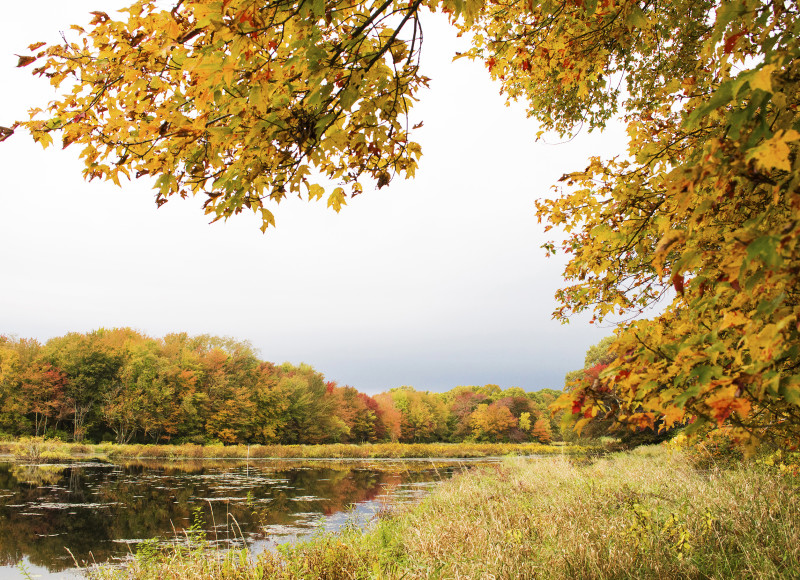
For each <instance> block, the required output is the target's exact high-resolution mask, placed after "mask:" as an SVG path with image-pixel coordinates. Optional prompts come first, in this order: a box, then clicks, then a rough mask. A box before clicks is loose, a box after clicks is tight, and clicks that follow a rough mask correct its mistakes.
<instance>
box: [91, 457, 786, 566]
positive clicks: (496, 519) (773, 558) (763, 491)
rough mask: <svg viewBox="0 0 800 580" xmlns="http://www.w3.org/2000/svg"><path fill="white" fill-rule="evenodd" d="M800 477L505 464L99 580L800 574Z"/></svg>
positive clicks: (655, 467)
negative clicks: (239, 547) (323, 529)
mask: <svg viewBox="0 0 800 580" xmlns="http://www.w3.org/2000/svg"><path fill="white" fill-rule="evenodd" d="M798 491H799V490H798V481H797V479H796V478H793V477H791V476H788V477H787V476H786V475H781V474H780V473H779V472H778V470H776V469H774V468H770V467H768V466H765V465H763V464H758V463H755V462H749V463H743V464H741V465H739V466H737V467H733V468H730V469H720V468H715V467H712V468H710V469H697V468H696V467H695V465H694V464H693V463H692V462H691V461H690V460H689V458H688V456H687V455H686V454H685V453H684V452H683V451H680V450H672V449H669V448H667V447H657V448H656V447H653V448H640V449H639V450H636V451H634V452H629V453H620V454H615V455H612V456H609V457H606V458H602V459H598V460H596V461H594V462H592V463H588V464H586V463H584V464H581V463H580V462H574V461H571V460H570V459H569V458H568V457H551V458H538V459H523V458H508V459H506V460H505V461H504V462H503V463H500V464H492V465H488V466H485V467H480V468H476V469H473V470H470V471H468V472H466V473H464V474H462V475H459V476H457V477H455V478H453V479H452V480H450V481H446V482H443V483H442V484H441V485H440V486H439V487H438V488H437V489H436V490H434V491H433V492H432V493H431V494H430V495H429V496H428V497H427V498H426V499H425V500H424V501H422V502H421V503H420V504H418V505H415V506H410V507H404V508H400V509H398V510H397V511H394V512H390V513H388V514H387V515H385V516H384V517H382V518H381V519H380V520H379V521H378V522H377V523H376V524H375V526H373V527H372V528H371V529H370V530H369V531H367V532H361V531H359V530H357V529H350V530H347V531H345V532H344V533H341V534H338V535H324V536H319V537H317V538H315V539H313V540H312V541H310V542H307V543H305V544H301V545H297V546H294V547H289V548H286V549H284V550H281V551H279V552H275V553H272V552H268V553H264V554H262V555H261V556H259V557H258V558H255V559H250V558H248V556H247V553H246V552H243V551H233V552H227V553H213V552H212V553H211V554H209V553H208V552H207V551H206V550H205V549H204V548H203V544H202V542H199V543H196V544H195V547H194V548H181V549H170V550H167V551H164V552H157V551H152V550H146V551H145V552H144V553H143V554H141V555H140V556H139V557H137V558H136V559H135V560H134V561H133V562H132V563H131V564H130V566H129V567H128V568H126V569H125V570H119V569H112V568H108V567H98V568H95V569H94V570H92V571H90V576H91V577H92V578H94V579H97V580H101V579H102V580H109V579H117V578H131V579H134V580H146V579H155V578H170V577H173V578H187V579H188V578H196V579H201V578H202V579H206V578H216V579H220V580H222V579H225V580H234V579H235V580H245V579H267V578H287V579H288V578H308V579H312V578H314V579H316V578H319V579H352V578H376V579H378V578H382V579H400V578H404V579H410V578H509V579H511V578H546V579H573V578H609V579H610V578H653V579H656V578H658V579H663V578H719V579H724V578H797V577H800V495H799V494H798Z"/></svg>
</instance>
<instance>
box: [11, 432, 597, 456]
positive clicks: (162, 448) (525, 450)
mask: <svg viewBox="0 0 800 580" xmlns="http://www.w3.org/2000/svg"><path fill="white" fill-rule="evenodd" d="M584 451H585V449H584V448H583V447H580V446H576V445H543V444H541V443H365V444H362V445H352V444H344V443H342V444H330V445H189V444H187V445H116V444H113V443H101V444H98V445H93V444H81V443H64V442H61V441H55V440H45V439H42V438H34V437H29V438H23V439H19V440H13V441H3V442H0V454H5V455H10V456H13V457H15V458H18V459H23V460H26V459H27V460H32V461H62V460H66V459H91V460H109V461H114V460H120V459H145V458H146V459H203V458H209V459H211V458H214V459H246V458H249V459H270V458H277V459H288V458H299V459H325V458H333V459H376V458H390V459H411V458H436V457H438V458H456V457H464V458H472V457H496V456H503V455H551V454H558V455H561V454H565V453H566V454H574V453H582V452H584Z"/></svg>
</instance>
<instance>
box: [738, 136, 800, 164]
mask: <svg viewBox="0 0 800 580" xmlns="http://www.w3.org/2000/svg"><path fill="white" fill-rule="evenodd" d="M798 139H800V133H798V132H797V131H795V130H794V129H790V130H788V131H779V132H778V133H776V134H775V135H773V137H772V138H771V139H768V140H767V141H764V142H763V143H762V144H761V145H759V146H758V147H756V148H754V149H752V150H751V151H750V153H749V154H748V156H747V157H748V159H755V160H756V162H757V163H758V164H759V165H760V166H762V167H763V168H765V169H780V170H782V171H791V170H792V165H791V163H790V162H789V153H790V151H789V145H788V143H790V142H792V141H797V140H798Z"/></svg>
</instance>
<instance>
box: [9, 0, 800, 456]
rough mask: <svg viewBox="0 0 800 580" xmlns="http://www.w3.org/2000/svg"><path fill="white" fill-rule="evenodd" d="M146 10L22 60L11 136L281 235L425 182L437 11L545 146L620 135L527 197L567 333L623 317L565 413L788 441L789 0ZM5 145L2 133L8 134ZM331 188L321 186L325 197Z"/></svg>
mask: <svg viewBox="0 0 800 580" xmlns="http://www.w3.org/2000/svg"><path fill="white" fill-rule="evenodd" d="M170 7H171V10H167V9H162V8H159V7H158V6H157V5H156V3H155V2H153V1H151V0H141V1H139V2H135V3H134V4H132V5H131V6H130V7H129V8H128V9H127V11H126V15H125V17H124V18H123V19H122V20H115V19H113V18H111V17H110V16H109V15H107V14H106V13H104V12H99V11H98V12H95V13H94V19H93V21H92V23H91V25H90V28H89V29H84V28H81V27H77V28H76V30H75V32H76V33H77V36H78V40H77V41H67V40H65V42H64V43H63V44H59V45H52V46H44V45H41V44H36V45H32V46H31V47H30V50H31V51H34V54H32V55H31V56H23V57H21V58H20V65H21V66H28V65H31V64H33V63H35V67H34V69H33V71H34V73H35V74H39V75H42V76H45V77H47V78H49V79H50V82H51V83H52V84H54V85H55V86H59V87H61V88H62V96H61V97H60V98H59V99H57V100H56V101H54V102H53V103H51V104H50V105H49V107H48V108H47V109H46V110H45V111H34V112H33V116H32V118H31V119H29V120H26V121H20V122H18V123H16V124H15V126H14V128H16V127H19V126H23V127H25V128H27V129H28V130H29V131H30V132H31V133H32V134H33V137H34V138H35V139H36V140H38V141H40V142H42V143H43V144H44V145H47V144H49V143H50V142H52V140H53V133H54V132H60V135H61V140H62V143H63V145H64V146H65V147H66V146H69V145H72V144H75V145H78V146H80V147H82V156H83V158H84V159H85V162H86V168H85V174H86V176H87V177H88V178H89V179H92V178H95V177H97V178H105V179H110V180H112V181H115V182H118V181H119V178H120V175H123V176H128V177H132V176H140V175H151V176H155V177H156V181H155V185H156V189H157V201H158V203H163V202H164V201H166V200H167V199H168V198H169V197H170V196H171V195H175V194H177V195H180V196H186V195H191V194H199V195H204V196H206V198H207V199H206V211H207V212H208V213H210V214H212V215H214V216H215V217H216V218H221V217H225V218H226V217H228V216H231V215H233V214H236V213H239V212H241V211H243V210H252V211H255V212H258V213H260V214H261V217H262V221H263V227H264V228H266V227H267V226H268V225H272V224H274V217H273V213H272V210H271V209H270V207H271V206H270V203H271V202H279V201H280V200H281V199H283V198H284V197H285V196H286V195H289V194H292V195H299V196H300V197H305V198H308V199H321V198H322V197H323V196H325V195H327V203H328V205H329V206H330V207H332V208H333V209H334V210H336V211H338V210H339V209H340V207H341V206H342V205H343V204H344V203H345V202H346V198H347V196H348V195H349V196H353V195H358V194H359V193H361V192H362V191H363V189H364V186H363V183H364V182H365V180H369V181H370V182H371V183H375V184H376V185H377V186H378V187H381V186H383V185H386V184H387V183H388V182H389V181H390V179H391V178H392V177H394V176H395V175H401V176H404V177H410V176H413V175H414V171H415V169H416V167H417V161H418V158H419V156H420V153H421V150H420V147H419V145H418V144H416V143H414V142H413V141H412V140H411V136H410V135H411V132H412V129H413V127H408V121H407V119H408V116H407V115H408V111H409V109H410V107H411V106H412V104H413V102H414V100H415V99H416V94H417V91H418V90H419V89H420V87H421V86H424V85H425V84H426V83H427V81H428V79H427V78H426V77H425V76H424V75H423V74H422V71H421V70H420V68H419V60H418V57H419V51H420V48H421V42H422V30H421V26H420V23H419V15H420V11H422V10H423V9H424V10H433V11H443V12H446V13H448V14H449V15H450V17H451V21H452V23H453V25H454V26H456V27H458V28H459V29H460V31H461V32H462V33H466V34H467V35H468V36H469V37H470V38H471V39H472V42H473V46H472V48H471V49H470V50H469V51H468V52H466V53H464V54H463V55H460V56H462V57H466V58H474V59H481V60H483V62H484V63H485V64H486V67H487V68H488V70H489V72H490V74H491V76H492V77H493V78H494V79H496V80H498V81H499V82H500V83H501V86H502V91H503V92H504V93H505V94H506V95H507V97H508V98H509V99H520V100H524V101H526V102H527V103H528V104H529V107H528V111H529V114H530V115H531V116H533V117H535V118H536V119H538V120H539V122H540V123H541V127H542V130H543V131H555V132H558V133H560V134H563V135H568V134H573V133H574V132H576V131H578V130H580V129H581V128H582V127H587V128H588V129H590V130H591V129H595V128H603V127H604V126H605V124H606V123H607V122H608V121H609V120H610V119H612V118H621V119H622V120H624V122H625V123H627V132H628V135H629V150H628V152H627V155H626V154H624V152H620V154H619V155H618V156H616V157H613V158H611V159H601V158H599V157H597V158H592V159H591V160H590V162H589V165H588V166H587V167H586V168H585V169H584V170H582V171H577V172H575V173H572V174H569V175H565V176H564V177H563V178H562V183H561V184H559V185H558V187H557V188H556V195H555V196H554V197H553V198H551V199H544V200H541V201H539V202H538V216H539V219H540V220H541V221H544V222H547V226H546V227H547V228H551V227H559V228H563V229H564V230H565V231H566V239H561V240H555V241H553V242H551V243H548V244H546V248H547V250H548V251H549V252H551V253H554V252H564V253H566V254H567V255H568V256H569V263H568V265H567V267H566V270H565V272H564V276H565V279H566V281H567V286H566V287H565V288H563V289H562V290H561V291H560V292H559V293H558V294H557V298H558V299H559V301H560V303H561V305H560V307H559V308H558V310H557V311H556V313H555V314H556V316H557V317H558V318H561V319H564V320H566V319H567V318H568V317H569V316H570V315H571V314H573V313H578V312H582V311H586V310H589V311H591V312H592V313H593V315H594V319H595V320H596V321H602V320H606V319H608V318H609V317H617V316H619V317H622V318H623V319H626V320H630V317H632V316H636V315H641V314H643V313H644V312H645V311H646V310H647V308H648V307H650V306H652V305H653V304H654V303H655V302H657V301H658V300H661V299H663V300H666V301H667V302H669V304H667V305H666V307H661V310H662V311H661V314H659V315H657V316H655V317H654V318H652V319H649V320H646V319H642V320H638V321H633V322H630V321H628V322H624V323H622V324H621V325H620V327H619V330H618V333H617V336H616V340H615V344H614V345H613V346H612V348H611V351H612V352H613V354H614V356H615V359H614V361H613V362H612V363H611V364H610V365H609V366H608V367H607V368H605V369H603V371H602V373H601V375H600V376H599V377H598V379H602V380H598V381H593V382H592V385H585V386H583V387H580V388H576V389H573V390H572V391H571V392H569V393H568V394H566V395H565V396H564V397H563V398H562V401H561V403H560V405H561V406H562V407H564V408H568V409H569V410H570V411H571V413H572V416H573V418H574V419H575V420H576V421H577V422H578V424H579V425H580V424H581V423H582V422H584V421H588V420H590V419H591V418H592V417H594V416H596V415H597V414H599V413H603V412H605V409H604V405H603V403H602V401H603V399H604V396H603V393H602V392H599V391H598V389H601V390H602V389H606V390H608V389H613V390H614V392H615V399H617V400H619V401H620V402H621V408H622V410H623V411H622V412H621V414H620V419H622V420H625V421H628V422H629V423H631V424H633V425H634V426H635V425H639V426H653V425H655V424H656V422H659V421H660V422H662V424H664V425H666V426H667V427H670V426H672V425H674V424H675V423H677V422H682V421H684V420H685V419H687V418H691V419H693V420H694V425H695V427H699V426H702V425H704V424H716V425H721V424H723V423H726V422H727V423H730V424H733V425H734V426H735V427H736V429H737V430H738V433H739V434H740V435H742V436H745V437H748V438H750V439H751V440H753V441H758V440H764V439H770V440H773V441H775V442H778V443H789V444H796V441H797V440H798V435H800V408H798V406H799V405H800V372H799V371H798V369H800V351H799V350H798V349H800V320H798V314H799V313H800V312H799V311H800V306H799V305H798V291H799V290H800V288H798V280H800V276H799V274H800V259H799V258H800V256H798V238H800V219H798V213H799V212H800V195H798V184H799V183H800V177H799V175H798V165H799V164H800V161H799V160H798V156H797V146H798V145H797V144H798V141H800V119H799V118H798V82H800V64H798V52H800V42H798V38H800V17H798V16H799V15H798V5H797V2H795V1H786V0H774V1H763V0H736V1H732V0H717V1H715V2H711V1H708V0H700V1H694V0H692V1H690V0H674V1H670V2H664V1H661V0H639V1H631V0H559V1H550V0H540V1H521V0H492V1H491V2H488V3H483V2H481V1H480V0H467V1H463V0H442V1H440V0H426V1H425V2H423V1H422V0H412V1H410V2H400V1H396V0H385V1H381V0H361V1H359V0H356V1H354V2H344V1H342V0H312V1H305V0H259V1H255V0H221V1H207V0H178V1H176V2H174V4H170ZM7 134H8V130H6V131H5V132H4V133H3V137H5V136H7ZM330 182H333V185H330Z"/></svg>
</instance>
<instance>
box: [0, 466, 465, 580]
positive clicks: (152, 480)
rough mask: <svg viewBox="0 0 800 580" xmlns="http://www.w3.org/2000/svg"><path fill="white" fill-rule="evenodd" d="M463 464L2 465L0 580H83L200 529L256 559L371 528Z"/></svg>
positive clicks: (0, 467)
mask: <svg viewBox="0 0 800 580" xmlns="http://www.w3.org/2000/svg"><path fill="white" fill-rule="evenodd" d="M466 465H469V463H465V462H442V461H437V462H435V463H433V462H430V461H406V462H394V461H372V462H364V461H334V460H331V461H315V462H308V461H305V462H299V461H295V462H292V461H266V460H265V461H256V462H254V461H250V462H249V463H245V462H241V461H239V462H232V461H226V460H218V461H213V460H211V461H209V460H206V461H198V462H191V461H185V462H172V463H168V464H164V463H158V462H152V463H150V462H137V463H130V464H124V465H109V464H102V463H93V464H86V463H83V464H69V465H29V464H20V463H0V580H6V579H16V578H26V577H27V575H26V574H28V575H30V576H32V577H34V578H36V577H40V578H48V579H55V578H76V577H77V573H76V572H75V561H78V562H80V563H84V562H89V563H91V562H121V561H123V560H124V559H125V558H127V557H129V556H130V554H131V553H132V552H133V551H135V550H136V545H137V544H138V543H139V542H141V541H142V540H145V539H151V538H158V540H159V541H160V542H163V543H168V542H170V543H171V542H179V541H184V540H185V538H186V533H185V531H186V530H187V529H188V528H189V527H190V526H191V525H192V524H193V523H195V525H200V526H202V528H203V529H204V530H205V532H206V535H207V538H208V539H209V540H210V541H211V542H212V543H215V544H217V545H220V546H223V547H231V546H242V545H246V546H247V547H248V548H249V549H250V550H251V551H252V552H255V553H257V552H260V551H262V550H265V549H271V548H274V547H275V546H276V545H277V544H279V543H284V542H291V541H294V540H296V539H297V538H298V537H302V536H304V535H308V534H311V533H313V532H314V531H316V530H319V529H324V530H336V529H338V528H340V527H342V526H343V525H345V524H346V523H348V522H355V523H357V524H358V525H365V524H366V523H367V522H369V520H370V519H371V518H372V517H373V516H374V514H375V513H376V512H377V511H378V510H379V509H380V508H381V506H382V505H384V504H385V503H386V502H389V501H395V502H396V501H412V500H414V499H417V498H419V497H421V496H422V495H424V494H425V493H426V492H427V491H428V490H429V489H430V488H431V486H433V485H436V483H437V482H438V481H440V480H442V479H445V478H448V477H450V476H451V475H452V474H453V472H454V471H458V470H462V469H465V468H466V467H465V466H466ZM70 553H71V555H70ZM73 557H74V560H73Z"/></svg>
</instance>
